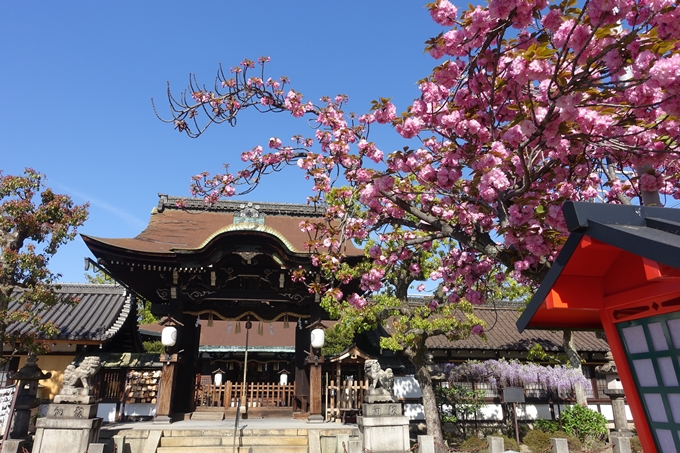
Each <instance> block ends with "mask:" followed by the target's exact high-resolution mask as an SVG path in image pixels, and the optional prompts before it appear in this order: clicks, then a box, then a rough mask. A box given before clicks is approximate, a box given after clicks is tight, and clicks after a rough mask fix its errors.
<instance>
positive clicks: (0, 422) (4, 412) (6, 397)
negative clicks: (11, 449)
mask: <svg viewBox="0 0 680 453" xmlns="http://www.w3.org/2000/svg"><path fill="white" fill-rule="evenodd" d="M16 396H17V386H16V385H12V386H9V387H3V388H0V434H1V435H2V436H1V439H2V441H3V442H4V441H5V439H7V435H8V434H9V429H10V425H11V424H12V414H13V413H14V403H15V402H16Z"/></svg>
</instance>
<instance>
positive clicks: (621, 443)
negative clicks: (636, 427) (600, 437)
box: [611, 433, 632, 453]
mask: <svg viewBox="0 0 680 453" xmlns="http://www.w3.org/2000/svg"><path fill="white" fill-rule="evenodd" d="M611 442H612V444H614V449H613V450H614V453H631V451H632V450H631V448H630V436H618V435H614V433H612V437H611Z"/></svg>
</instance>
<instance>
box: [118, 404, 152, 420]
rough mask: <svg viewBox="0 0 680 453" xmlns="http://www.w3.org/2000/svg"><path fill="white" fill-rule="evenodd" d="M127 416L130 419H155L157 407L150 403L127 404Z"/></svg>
mask: <svg viewBox="0 0 680 453" xmlns="http://www.w3.org/2000/svg"><path fill="white" fill-rule="evenodd" d="M125 415H126V416H129V417H153V416H154V415H156V405H155V404H150V403H133V404H126V405H125Z"/></svg>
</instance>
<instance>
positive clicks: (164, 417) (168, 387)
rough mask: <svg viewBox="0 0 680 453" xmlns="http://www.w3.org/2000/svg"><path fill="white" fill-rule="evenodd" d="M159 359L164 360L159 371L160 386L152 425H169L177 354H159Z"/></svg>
mask: <svg viewBox="0 0 680 453" xmlns="http://www.w3.org/2000/svg"><path fill="white" fill-rule="evenodd" d="M161 359H165V360H166V362H165V363H163V369H162V371H161V383H160V384H161V385H160V389H159V392H158V404H157V405H156V418H155V420H154V423H170V421H171V419H170V414H171V413H172V409H173V407H172V400H173V397H172V394H173V388H174V385H175V374H176V371H177V368H176V367H175V365H176V364H177V354H172V355H170V354H167V355H166V354H161Z"/></svg>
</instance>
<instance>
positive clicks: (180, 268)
mask: <svg viewBox="0 0 680 453" xmlns="http://www.w3.org/2000/svg"><path fill="white" fill-rule="evenodd" d="M159 197H160V199H159V204H158V207H154V209H153V211H152V213H151V218H150V220H149V224H148V226H147V227H146V228H145V229H144V231H142V232H141V233H139V234H138V235H137V236H136V237H134V238H97V237H93V236H87V235H82V238H83V240H84V241H85V243H86V245H87V246H88V247H89V249H90V251H91V252H92V253H93V254H94V255H95V256H96V257H97V262H98V263H99V265H100V266H102V267H103V268H104V269H106V271H107V273H109V274H110V275H112V276H113V277H114V278H115V279H117V280H118V281H120V282H124V283H125V284H126V285H127V286H128V287H130V288H132V289H133V290H134V291H135V292H137V293H138V294H140V295H141V296H143V297H144V298H146V299H147V300H150V301H152V302H153V303H156V304H173V303H175V302H173V301H187V303H191V304H202V306H203V308H205V309H211V310H217V311H220V312H225V313H226V312H237V311H238V310H241V311H242V310H245V309H247V307H246V306H245V305H246V304H251V305H252V304H253V303H255V302H257V303H258V304H265V305H266V304H269V303H276V304H277V308H276V309H275V310H274V311H277V310H278V311H281V310H283V311H285V310H287V309H289V308H291V307H298V306H300V305H305V304H307V303H309V302H310V301H313V300H314V296H313V295H311V294H310V293H309V290H308V288H307V286H306V285H305V284H304V283H303V282H301V281H298V280H294V279H293V278H292V273H293V272H294V271H295V270H297V269H300V268H304V269H306V270H308V271H311V272H316V271H313V270H312V269H313V267H314V266H313V264H312V256H311V253H310V251H309V250H308V247H307V244H306V243H307V242H308V241H309V240H310V236H309V233H308V232H307V231H303V230H302V229H301V228H300V223H301V222H304V221H320V222H323V221H324V219H323V211H322V210H321V209H320V208H317V207H314V206H306V205H294V204H282V203H259V202H257V203H256V202H244V201H241V202H237V201H220V202H217V203H215V204H214V205H206V204H204V203H203V201H202V200H196V199H192V200H183V199H181V198H179V197H169V196H167V195H159ZM346 245H347V252H346V256H347V259H352V260H355V259H360V257H362V256H363V250H361V249H358V248H356V247H354V246H353V245H352V244H351V243H349V242H348V243H347V244H346ZM237 306H238V307H237ZM237 308H238V310H237ZM264 309H265V310H270V311H271V309H270V308H266V307H265V308H264Z"/></svg>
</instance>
